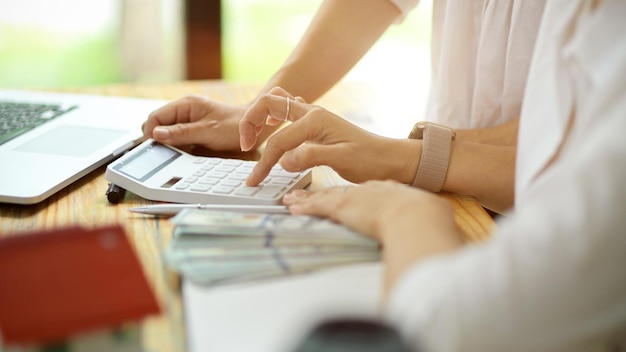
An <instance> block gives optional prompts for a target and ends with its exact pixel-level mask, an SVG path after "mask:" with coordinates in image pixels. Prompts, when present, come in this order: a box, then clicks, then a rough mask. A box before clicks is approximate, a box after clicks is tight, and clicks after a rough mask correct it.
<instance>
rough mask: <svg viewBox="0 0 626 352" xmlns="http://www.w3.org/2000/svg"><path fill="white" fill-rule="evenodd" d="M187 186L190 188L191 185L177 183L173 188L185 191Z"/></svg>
mask: <svg viewBox="0 0 626 352" xmlns="http://www.w3.org/2000/svg"><path fill="white" fill-rule="evenodd" d="M189 186H191V183H188V182H178V183H177V184H176V186H175V188H176V189H187V188H188V187H189Z"/></svg>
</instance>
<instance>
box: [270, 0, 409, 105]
mask: <svg viewBox="0 0 626 352" xmlns="http://www.w3.org/2000/svg"><path fill="white" fill-rule="evenodd" d="M398 16H400V11H399V10H398V9H397V8H396V7H395V6H394V5H393V4H392V3H391V2H389V1H387V0H368V1H363V0H325V1H324V2H323V3H322V5H321V7H320V9H319V11H318V12H317V14H316V16H315V18H314V19H313V21H312V22H311V24H310V26H309V28H308V29H307V31H306V33H305V34H304V36H303V38H302V39H301V41H300V42H299V44H298V45H297V47H296V48H295V49H294V51H293V52H292V53H291V55H290V56H289V58H288V59H287V61H286V62H285V63H284V64H283V66H282V67H281V68H280V69H279V71H278V72H277V73H276V74H275V75H274V76H273V77H272V78H271V79H270V80H269V82H268V83H267V85H266V86H265V87H264V89H263V92H267V91H269V90H270V89H271V88H272V87H275V86H280V87H282V88H284V89H285V90H287V91H288V92H290V93H291V94H293V95H294V96H301V97H303V98H304V99H305V100H306V101H307V102H313V101H315V100H317V99H318V98H319V97H320V96H322V95H323V94H324V93H326V91H328V89H330V88H331V87H332V86H333V85H334V84H336V83H337V82H338V81H339V80H340V79H341V78H342V77H343V76H344V75H345V74H346V73H347V72H348V71H349V70H350V69H351V68H352V67H353V66H354V65H355V64H356V62H357V61H359V59H361V57H362V56H363V55H364V54H365V53H366V52H367V51H368V50H369V49H370V47H371V46H372V45H373V44H374V43H375V42H376V41H377V40H378V39H379V38H380V36H381V35H382V34H383V33H384V32H385V30H386V29H387V28H388V27H389V26H390V25H391V24H392V23H393V22H394V21H395V20H396V19H397V18H398Z"/></svg>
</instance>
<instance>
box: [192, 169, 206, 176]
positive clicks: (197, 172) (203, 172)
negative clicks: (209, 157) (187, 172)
mask: <svg viewBox="0 0 626 352" xmlns="http://www.w3.org/2000/svg"><path fill="white" fill-rule="evenodd" d="M193 175H194V176H198V177H199V176H204V175H206V171H204V170H198V171H196V172H194V173H193Z"/></svg>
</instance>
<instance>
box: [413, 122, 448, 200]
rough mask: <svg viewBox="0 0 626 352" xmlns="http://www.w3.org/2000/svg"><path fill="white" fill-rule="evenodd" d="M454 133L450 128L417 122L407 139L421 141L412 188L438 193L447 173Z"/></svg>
mask: <svg viewBox="0 0 626 352" xmlns="http://www.w3.org/2000/svg"><path fill="white" fill-rule="evenodd" d="M454 137H455V132H454V130H453V129H452V128H450V127H447V126H442V125H438V124H436V123H432V122H418V123H416V124H415V126H413V130H412V131H411V134H409V138H411V139H423V140H424V143H423V145H422V156H421V159H420V163H419V166H418V167H417V173H416V174H415V180H414V181H413V186H415V187H419V188H422V189H425V190H427V191H431V192H439V191H441V188H442V187H443V182H444V180H445V179H446V174H447V173H448V163H449V161H450V149H451V146H452V140H453V139H454Z"/></svg>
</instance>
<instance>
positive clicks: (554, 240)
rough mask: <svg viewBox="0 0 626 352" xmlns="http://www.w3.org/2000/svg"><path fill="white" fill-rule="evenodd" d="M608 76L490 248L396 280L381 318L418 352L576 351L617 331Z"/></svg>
mask: <svg viewBox="0 0 626 352" xmlns="http://www.w3.org/2000/svg"><path fill="white" fill-rule="evenodd" d="M621 67H622V68H623V67H625V66H624V65H622V66H621ZM614 72H617V74H616V77H613V83H615V84H612V83H611V84H609V83H608V82H607V81H606V80H605V84H604V85H603V86H601V87H598V90H602V89H604V88H605V87H606V88H608V89H611V90H612V93H608V92H605V93H607V94H602V96H603V97H604V99H603V100H602V101H598V104H597V107H598V108H597V109H589V110H586V111H585V113H586V114H589V116H588V117H587V118H585V116H582V115H579V116H578V117H577V122H576V124H578V123H579V122H581V121H580V120H583V121H588V122H589V125H583V128H580V126H578V127H577V126H575V127H574V130H573V131H572V135H571V137H573V138H571V140H570V142H569V143H567V144H566V146H565V148H564V149H563V150H562V151H561V157H560V158H559V160H558V161H557V162H555V164H554V165H553V166H552V167H551V168H550V169H548V170H546V171H545V172H544V173H543V174H541V175H540V176H539V177H538V178H537V179H536V180H535V181H534V182H533V184H532V186H531V187H530V188H529V189H528V190H527V194H526V195H525V200H524V203H523V206H522V207H521V208H520V209H518V210H517V213H516V214H515V215H514V216H513V217H511V218H508V219H506V220H504V221H503V222H502V223H500V224H499V230H498V231H497V232H496V233H495V234H494V237H493V238H492V240H490V241H489V242H487V243H485V244H482V245H473V246H471V247H468V248H465V249H463V250H462V251H461V252H458V253H456V254H452V255H446V256H440V257H434V258H432V259H429V260H425V261H424V262H422V263H419V264H417V265H416V266H414V267H413V268H411V270H410V271H409V272H407V273H406V275H404V277H402V278H401V280H400V281H399V283H398V284H397V286H396V287H395V288H394V291H393V292H392V295H391V297H390V302H389V306H388V311H387V312H388V318H389V321H390V323H391V324H392V325H395V326H397V327H398V329H399V330H400V331H401V332H402V334H403V336H404V337H406V338H407V339H409V340H410V341H412V343H414V344H416V345H418V344H421V345H422V347H423V350H424V351H427V352H431V351H449V352H450V351H477V352H478V351H509V352H511V351H534V352H539V351H568V352H574V351H593V350H597V349H598V348H599V347H606V346H603V345H604V344H606V343H607V341H615V339H617V338H619V337H618V336H617V334H619V333H620V332H621V333H622V334H623V333H624V332H626V274H625V268H626V185H625V182H626V140H625V139H624V131H626V118H625V117H624V114H625V112H626V97H625V95H626V70H624V71H619V72H618V71H614ZM620 82H621V83H620ZM609 87H611V88H609ZM622 338H623V335H622Z"/></svg>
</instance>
